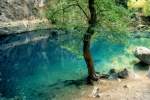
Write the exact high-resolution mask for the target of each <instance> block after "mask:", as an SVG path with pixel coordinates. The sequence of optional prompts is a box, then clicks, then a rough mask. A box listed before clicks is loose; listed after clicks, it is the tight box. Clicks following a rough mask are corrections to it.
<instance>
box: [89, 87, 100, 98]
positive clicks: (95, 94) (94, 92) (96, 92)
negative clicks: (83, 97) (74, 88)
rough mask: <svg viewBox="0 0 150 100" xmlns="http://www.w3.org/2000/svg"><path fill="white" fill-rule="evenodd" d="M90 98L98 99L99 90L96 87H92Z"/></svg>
mask: <svg viewBox="0 0 150 100" xmlns="http://www.w3.org/2000/svg"><path fill="white" fill-rule="evenodd" d="M91 97H94V98H99V97H100V89H99V88H98V87H94V89H93V91H92V94H91Z"/></svg>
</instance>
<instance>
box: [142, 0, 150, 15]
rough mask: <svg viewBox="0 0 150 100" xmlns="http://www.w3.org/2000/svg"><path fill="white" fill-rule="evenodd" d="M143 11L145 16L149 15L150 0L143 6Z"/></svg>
mask: <svg viewBox="0 0 150 100" xmlns="http://www.w3.org/2000/svg"><path fill="white" fill-rule="evenodd" d="M143 13H144V15H146V16H150V0H147V3H146V4H145V6H144V8H143Z"/></svg>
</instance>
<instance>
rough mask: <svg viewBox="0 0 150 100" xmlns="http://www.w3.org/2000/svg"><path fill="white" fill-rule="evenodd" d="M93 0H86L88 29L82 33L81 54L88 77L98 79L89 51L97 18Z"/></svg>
mask: <svg viewBox="0 0 150 100" xmlns="http://www.w3.org/2000/svg"><path fill="white" fill-rule="evenodd" d="M94 1H95V0H88V9H89V12H90V18H89V21H88V24H89V26H88V29H87V31H86V34H84V37H83V56H84V59H85V62H86V64H87V68H88V74H89V79H92V80H98V78H96V74H95V69H94V63H93V59H92V55H91V53H90V42H91V38H92V35H93V34H94V28H95V26H96V19H97V18H96V10H95V7H94V6H95V2H94Z"/></svg>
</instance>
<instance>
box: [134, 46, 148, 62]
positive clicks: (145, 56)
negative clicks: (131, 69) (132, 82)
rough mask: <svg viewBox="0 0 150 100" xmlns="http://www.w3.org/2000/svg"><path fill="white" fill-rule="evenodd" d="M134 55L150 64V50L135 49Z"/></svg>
mask: <svg viewBox="0 0 150 100" xmlns="http://www.w3.org/2000/svg"><path fill="white" fill-rule="evenodd" d="M134 55H135V56H136V57H137V58H138V59H139V60H140V61H141V62H144V63H146V64H150V49H148V48H146V47H137V48H136V49H135V52H134Z"/></svg>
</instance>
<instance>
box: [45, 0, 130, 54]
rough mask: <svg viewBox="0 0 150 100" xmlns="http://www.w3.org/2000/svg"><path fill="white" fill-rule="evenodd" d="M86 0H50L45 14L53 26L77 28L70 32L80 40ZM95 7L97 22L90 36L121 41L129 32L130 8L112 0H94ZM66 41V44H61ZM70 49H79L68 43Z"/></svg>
mask: <svg viewBox="0 0 150 100" xmlns="http://www.w3.org/2000/svg"><path fill="white" fill-rule="evenodd" d="M87 4H88V0H50V1H49V5H48V9H47V17H48V19H49V20H50V21H51V22H52V23H53V25H54V26H55V27H56V28H63V29H66V30H77V31H76V32H75V33H73V34H72V36H74V37H75V38H78V39H79V40H82V36H83V34H84V33H85V30H86V28H87V27H88V21H87V16H89V11H88V5H87ZM95 7H96V11H97V25H96V27H95V34H94V37H93V40H98V39H99V38H101V37H103V38H105V39H107V40H111V41H115V42H116V41H117V42H118V41H119V42H120V41H124V40H125V39H126V37H127V36H128V30H129V29H128V26H129V25H130V16H131V15H130V11H129V10H128V9H126V8H124V7H122V6H121V5H120V6H117V5H116V3H115V0H95ZM64 45H65V46H64ZM64 45H63V47H65V48H66V47H67V48H68V49H69V50H70V51H75V49H77V51H78V50H79V48H78V47H81V46H79V44H78V42H77V44H75V45H74V46H73V45H71V46H70V45H67V44H64Z"/></svg>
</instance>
